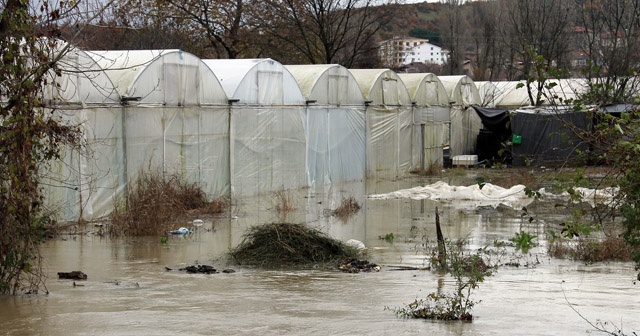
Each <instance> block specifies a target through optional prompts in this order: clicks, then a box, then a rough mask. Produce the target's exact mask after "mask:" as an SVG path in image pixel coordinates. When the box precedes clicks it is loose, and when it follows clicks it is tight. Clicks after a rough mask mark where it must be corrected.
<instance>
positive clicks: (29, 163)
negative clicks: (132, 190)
mask: <svg viewBox="0 0 640 336" xmlns="http://www.w3.org/2000/svg"><path fill="white" fill-rule="evenodd" d="M29 5H30V2H29V1H28V0H7V1H6V2H3V3H2V6H0V10H1V13H0V14H1V15H0V50H2V56H1V57H0V99H2V102H1V104H0V120H1V121H2V125H1V126H0V214H1V215H0V294H16V293H18V292H20V291H22V292H29V293H35V292H37V291H38V290H39V289H41V288H42V287H44V276H43V273H42V264H41V256H40V250H39V247H40V243H42V241H43V240H44V239H45V235H46V230H47V229H49V228H50V224H51V221H52V220H53V218H52V217H51V216H50V215H49V214H48V213H47V212H46V209H45V208H46V207H45V206H44V195H43V191H42V188H41V177H42V171H44V170H45V168H46V167H47V165H49V164H50V163H51V162H52V161H54V160H58V159H60V157H61V152H62V150H63V148H65V147H67V146H70V147H71V148H77V147H78V146H80V145H81V137H80V129H79V126H78V125H73V124H69V123H67V122H65V121H63V120H61V118H60V116H57V115H56V114H54V113H53V112H54V111H53V107H52V106H51V105H48V104H47V99H46V98H47V96H46V94H45V91H46V89H45V88H46V87H50V86H52V85H55V84H54V83H55V77H58V76H61V74H62V72H63V71H64V69H62V67H61V66H60V64H59V63H60V62H61V60H62V59H63V57H64V56H65V54H66V53H67V52H68V51H69V50H70V48H71V45H70V44H68V43H64V42H62V41H60V40H59V37H60V36H61V34H60V30H59V27H60V25H61V24H64V23H72V22H76V21H78V20H89V21H90V20H92V19H93V18H95V17H96V16H99V15H100V14H101V13H102V10H104V7H106V6H109V5H110V2H107V3H105V4H103V5H102V6H98V7H96V8H95V9H92V10H91V11H87V10H86V8H81V7H80V6H78V3H77V2H62V1H61V2H59V3H56V4H51V3H49V2H42V3H40V4H39V6H38V7H37V8H30V7H29ZM100 8H103V9H102V10H101V9H100Z"/></svg>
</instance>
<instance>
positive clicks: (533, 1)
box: [499, 0, 575, 105]
mask: <svg viewBox="0 0 640 336" xmlns="http://www.w3.org/2000/svg"><path fill="white" fill-rule="evenodd" d="M499 4H500V13H502V15H501V17H500V18H499V20H500V21H499V22H501V23H502V25H501V29H500V38H501V42H502V44H503V46H504V47H505V48H507V51H506V55H507V56H508V57H509V62H508V63H509V64H508V66H509V67H510V69H508V70H509V71H508V73H509V74H510V77H511V78H509V79H524V80H526V82H527V85H526V87H527V92H528V94H529V99H530V103H531V104H532V105H540V104H541V103H542V100H543V97H542V93H543V88H544V85H545V81H546V79H548V77H549V76H550V72H551V70H553V69H558V68H560V67H563V66H565V65H567V52H568V49H569V43H568V41H570V39H571V36H572V34H571V33H572V29H573V28H574V22H575V20H574V10H573V9H574V6H573V4H572V3H570V2H568V1H563V0H499ZM534 86H537V87H534ZM536 89H537V90H536Z"/></svg>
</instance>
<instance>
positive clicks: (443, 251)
mask: <svg viewBox="0 0 640 336" xmlns="http://www.w3.org/2000/svg"><path fill="white" fill-rule="evenodd" d="M436 236H437V239H438V261H439V262H440V267H442V268H446V267H447V248H446V246H445V244H444V236H443V235H442V229H441V228H440V214H439V213H438V207H436Z"/></svg>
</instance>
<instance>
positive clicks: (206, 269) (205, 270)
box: [180, 265, 219, 274]
mask: <svg viewBox="0 0 640 336" xmlns="http://www.w3.org/2000/svg"><path fill="white" fill-rule="evenodd" d="M180 271H186V272H187V273H202V274H215V273H219V272H218V270H217V269H215V267H213V266H209V265H190V266H187V267H184V268H181V269H180Z"/></svg>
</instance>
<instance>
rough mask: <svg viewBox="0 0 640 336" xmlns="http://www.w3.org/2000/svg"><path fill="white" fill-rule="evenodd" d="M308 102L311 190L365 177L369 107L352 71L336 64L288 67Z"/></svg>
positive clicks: (307, 135) (307, 131) (306, 121)
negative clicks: (366, 107) (366, 118)
mask: <svg viewBox="0 0 640 336" xmlns="http://www.w3.org/2000/svg"><path fill="white" fill-rule="evenodd" d="M286 68H287V69H288V70H289V71H290V72H291V74H292V75H293V77H294V78H295V79H296V80H297V82H298V85H299V86H300V89H301V91H302V94H303V95H304V97H305V99H306V100H307V102H308V103H307V106H306V109H305V120H304V121H305V130H306V138H307V174H308V180H309V185H310V186H311V187H313V188H315V187H317V186H320V185H329V184H342V183H344V182H351V181H362V180H364V177H365V167H366V162H365V152H366V147H365V105H364V101H365V99H364V96H363V95H362V93H361V91H360V87H359V86H358V83H357V82H356V80H355V78H353V76H352V75H351V73H350V72H349V70H348V69H347V68H345V67H343V66H340V65H336V64H333V65H332V64H329V65H287V66H286Z"/></svg>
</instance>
